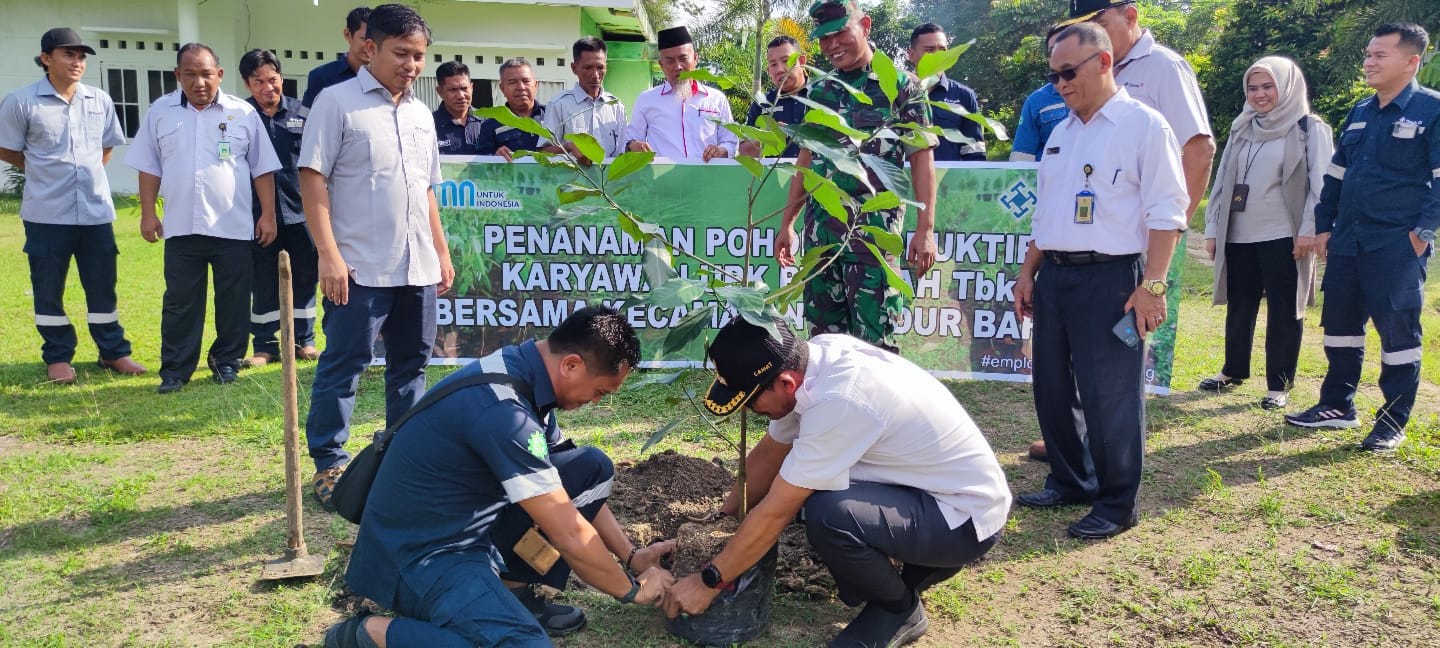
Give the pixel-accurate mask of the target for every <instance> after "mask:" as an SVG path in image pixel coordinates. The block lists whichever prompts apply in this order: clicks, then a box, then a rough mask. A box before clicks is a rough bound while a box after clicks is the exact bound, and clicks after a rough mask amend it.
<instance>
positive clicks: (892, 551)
mask: <svg viewBox="0 0 1440 648" xmlns="http://www.w3.org/2000/svg"><path fill="white" fill-rule="evenodd" d="M804 518H805V537H806V538H807V539H808V540H809V541H810V545H811V546H813V547H814V548H815V553H817V554H819V555H820V560H821V561H822V562H824V563H825V567H827V568H828V569H829V570H830V574H831V575H832V576H834V577H835V585H836V589H837V590H838V592H837V595H838V596H839V597H840V600H841V601H843V602H844V603H845V604H846V605H849V606H852V607H853V606H856V605H860V604H862V603H868V602H871V601H875V602H878V603H891V602H894V601H899V600H903V599H904V598H905V597H906V596H908V593H909V591H910V590H915V591H918V592H923V591H924V590H925V589H926V588H928V587H930V586H932V585H934V584H936V583H939V582H941V581H944V580H946V579H948V578H950V577H951V576H954V575H955V574H956V573H958V572H959V571H960V568H961V567H964V566H965V565H967V564H970V563H972V562H975V561H976V560H979V559H980V557H981V556H984V555H985V552H987V551H989V550H990V548H991V547H993V546H995V542H996V540H998V539H999V536H1000V534H999V533H996V534H994V535H992V536H990V537H988V538H984V539H978V538H976V537H975V525H974V522H973V521H967V522H965V523H964V524H962V525H960V526H958V527H956V528H954V529H951V528H950V525H949V524H948V523H947V522H946V521H945V516H944V515H943V514H941V513H940V508H939V506H938V505H937V504H936V503H935V498H933V497H931V496H930V494H929V493H926V492H925V491H922V490H919V489H915V488H910V487H908V486H896V485H894V484H876V483H871V482H852V483H851V484H850V487H849V488H847V489H845V490H843V491H817V492H815V493H814V494H813V495H811V496H810V497H809V498H808V499H806V500H805V508H804ZM892 558H893V559H895V560H897V561H899V562H900V563H901V564H902V565H903V567H902V568H901V571H899V572H896V571H895V568H894V567H893V566H892V565H891V562H890V561H891V559H892Z"/></svg>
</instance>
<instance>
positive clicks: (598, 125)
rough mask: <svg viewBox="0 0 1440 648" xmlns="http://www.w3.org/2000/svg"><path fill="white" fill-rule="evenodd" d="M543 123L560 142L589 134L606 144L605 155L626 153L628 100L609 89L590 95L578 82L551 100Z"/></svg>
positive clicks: (544, 144)
mask: <svg viewBox="0 0 1440 648" xmlns="http://www.w3.org/2000/svg"><path fill="white" fill-rule="evenodd" d="M542 123H543V124H545V128H547V129H549V130H550V132H551V133H554V134H555V137H558V138H560V141H561V142H564V141H565V136H566V135H569V134H571V133H589V134H590V136H591V137H594V138H595V140H596V141H598V142H600V146H603V147H605V157H615V156H618V155H620V154H621V153H624V152H625V103H624V102H622V101H620V99H619V98H617V97H616V96H615V95H613V94H610V93H609V92H605V91H603V90H602V91H601V92H600V96H598V97H591V96H590V95H589V94H587V93H586V92H585V89H584V88H581V87H580V84H578V83H577V84H575V85H573V86H571V87H570V89H569V90H566V91H565V92H564V93H562V94H560V95H558V96H556V97H554V98H553V99H551V100H550V104H549V105H548V106H546V107H545V120H544V121H543V122H542ZM549 144H550V143H549V142H539V145H540V146H541V147H544V146H548V145H549Z"/></svg>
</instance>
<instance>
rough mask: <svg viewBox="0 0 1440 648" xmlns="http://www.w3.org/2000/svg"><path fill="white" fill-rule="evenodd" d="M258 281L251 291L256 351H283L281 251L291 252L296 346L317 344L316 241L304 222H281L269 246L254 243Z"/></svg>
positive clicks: (273, 353)
mask: <svg viewBox="0 0 1440 648" xmlns="http://www.w3.org/2000/svg"><path fill="white" fill-rule="evenodd" d="M250 245H251V248H250V249H251V258H252V260H253V261H254V263H255V275H254V278H255V281H254V286H253V287H252V289H251V290H252V292H251V300H252V303H251V306H250V334H251V335H253V336H254V337H255V352H256V353H269V354H271V355H274V356H277V357H278V356H279V355H280V341H279V340H278V339H277V337H276V336H277V335H279V333H280V266H279V263H280V252H281V251H282V250H284V251H286V252H289V253H290V289H291V292H292V295H293V298H292V299H291V305H292V306H294V307H295V346H298V347H306V346H314V345H315V285H316V284H317V283H318V282H319V281H320V267H319V257H318V256H317V255H318V253H317V252H316V251H315V241H313V240H312V239H311V238H310V230H309V228H307V227H306V226H305V223H296V224H294V225H280V226H279V229H278V231H277V233H276V236H275V240H274V241H273V242H271V243H270V245H267V246H261V245H260V244H259V243H258V242H256V243H251V244H250Z"/></svg>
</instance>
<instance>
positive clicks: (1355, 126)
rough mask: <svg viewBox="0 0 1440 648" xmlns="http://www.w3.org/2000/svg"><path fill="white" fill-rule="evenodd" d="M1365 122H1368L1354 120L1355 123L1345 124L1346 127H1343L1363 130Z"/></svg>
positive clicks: (1350, 129) (1349, 129)
mask: <svg viewBox="0 0 1440 648" xmlns="http://www.w3.org/2000/svg"><path fill="white" fill-rule="evenodd" d="M1366 123H1368V122H1355V123H1353V124H1350V125H1349V126H1347V127H1346V128H1345V130H1346V131H1352V130H1365V124H1366Z"/></svg>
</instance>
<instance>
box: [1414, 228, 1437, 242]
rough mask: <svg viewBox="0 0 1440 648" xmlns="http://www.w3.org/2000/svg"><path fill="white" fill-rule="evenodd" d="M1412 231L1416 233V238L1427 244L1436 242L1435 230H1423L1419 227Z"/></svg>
mask: <svg viewBox="0 0 1440 648" xmlns="http://www.w3.org/2000/svg"><path fill="white" fill-rule="evenodd" d="M1412 231H1414V232H1415V238H1418V239H1420V240H1422V241H1424V242H1426V243H1434V242H1435V230H1428V229H1421V228H1419V227H1417V228H1415V229H1414V230H1412Z"/></svg>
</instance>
